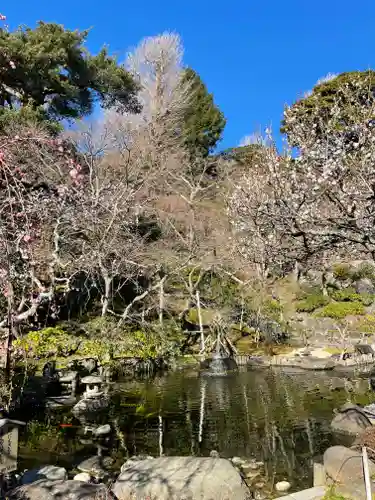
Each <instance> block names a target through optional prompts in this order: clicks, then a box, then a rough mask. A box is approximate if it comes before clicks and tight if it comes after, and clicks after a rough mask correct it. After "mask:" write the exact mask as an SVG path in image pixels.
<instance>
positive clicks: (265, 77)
mask: <svg viewBox="0 0 375 500" xmlns="http://www.w3.org/2000/svg"><path fill="white" fill-rule="evenodd" d="M1 12H2V13H3V14H5V15H6V16H7V21H8V24H9V25H10V27H11V28H13V27H15V26H17V25H18V24H27V25H31V26H33V25H35V23H36V22H37V21H38V20H40V19H41V20H44V21H54V22H59V23H62V24H64V25H65V26H66V27H67V28H70V29H73V28H79V29H84V28H90V27H92V32H91V34H90V36H89V40H88V47H89V49H90V50H92V51H93V52H96V51H97V50H98V49H99V48H100V47H101V46H102V45H103V44H108V45H109V47H110V50H111V51H112V52H114V53H117V54H118V55H119V57H120V58H121V59H123V57H124V55H125V53H126V51H127V50H128V49H129V48H131V47H132V46H135V45H136V44H137V43H138V41H139V40H140V39H141V38H143V37H145V36H150V35H156V34H159V33H161V32H162V31H165V30H174V31H177V32H178V33H179V34H180V35H181V36H182V38H183V42H184V46H185V63H186V64H188V65H189V66H191V67H193V68H194V69H195V70H196V71H198V73H199V74H200V75H201V77H202V78H203V80H204V81H205V83H206V85H207V86H208V88H209V90H210V92H213V94H214V96H215V101H216V102H217V104H218V105H219V106H220V108H221V109H222V110H223V111H224V113H225V115H226V117H227V120H228V121H227V127H226V130H225V134H224V140H223V142H222V144H221V148H225V147H230V146H234V145H237V144H238V143H239V141H240V140H241V138H242V137H243V136H245V135H248V134H251V133H252V132H254V131H256V130H259V129H260V128H263V129H264V127H265V126H267V125H268V124H272V127H273V129H274V130H275V131H277V130H278V127H279V123H280V119H281V116H282V111H283V107H284V105H285V103H291V102H293V100H295V98H296V97H297V96H298V95H301V93H303V92H304V91H306V90H308V89H310V88H311V87H312V86H313V85H314V83H315V82H316V80H317V79H318V78H320V77H322V76H324V75H326V74H327V73H329V72H332V73H340V72H343V71H351V70H362V69H367V68H369V67H375V1H374V0H361V1H360V2H357V3H355V2H354V3H353V1H352V0H325V1H323V0H315V1H313V2H312V1H306V0H284V1H282V0H268V1H264V0H257V1H256V2H255V1H252V0H231V1H225V2H224V1H222V0H215V1H213V0H200V1H198V0H189V1H184V2H182V1H178V0H174V1H172V0H159V1H157V0H139V1H134V0H133V1H132V0H129V1H120V0H107V1H105V2H103V1H100V2H99V1H98V0H90V1H88V0H74V1H73V0H63V1H62V0H60V1H58V0H57V1H56V0H55V1H53V0H52V1H51V0H33V1H32V0H18V1H15V2H4V3H3V6H2V11H1Z"/></svg>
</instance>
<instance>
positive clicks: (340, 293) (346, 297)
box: [331, 288, 361, 302]
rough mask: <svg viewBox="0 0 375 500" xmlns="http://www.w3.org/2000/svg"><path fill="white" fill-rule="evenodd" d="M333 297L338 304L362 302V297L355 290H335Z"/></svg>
mask: <svg viewBox="0 0 375 500" xmlns="http://www.w3.org/2000/svg"><path fill="white" fill-rule="evenodd" d="M331 297H332V298H333V299H334V300H336V301H337V302H361V296H360V294H359V293H357V292H356V291H355V290H354V288H344V289H343V290H335V291H333V292H332V293H331Z"/></svg>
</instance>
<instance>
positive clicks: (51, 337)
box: [14, 327, 81, 358]
mask: <svg viewBox="0 0 375 500" xmlns="http://www.w3.org/2000/svg"><path fill="white" fill-rule="evenodd" d="M80 342H81V340H80V339H79V338H77V337H73V336H71V335H69V334H68V333H66V332H65V331H64V330H63V329H62V328H59V327H49V328H44V329H43V330H39V331H36V332H34V331H33V332H29V333H27V334H26V335H25V336H24V337H22V338H20V339H17V340H15V342H14V346H15V347H18V348H20V349H22V350H24V351H25V352H26V354H30V355H32V356H33V357H36V358H47V357H51V356H69V354H72V353H74V352H76V351H77V349H78V347H79V344H80Z"/></svg>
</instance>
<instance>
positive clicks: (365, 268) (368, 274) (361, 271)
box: [351, 262, 375, 281]
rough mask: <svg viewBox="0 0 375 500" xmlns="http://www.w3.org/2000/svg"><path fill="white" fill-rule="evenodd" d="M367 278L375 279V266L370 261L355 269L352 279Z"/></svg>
mask: <svg viewBox="0 0 375 500" xmlns="http://www.w3.org/2000/svg"><path fill="white" fill-rule="evenodd" d="M365 278H367V279H370V280H375V268H374V266H373V265H371V264H369V263H368V262H364V263H363V264H361V265H360V266H359V267H358V268H357V269H353V271H352V273H351V279H352V280H353V281H358V280H361V279H365Z"/></svg>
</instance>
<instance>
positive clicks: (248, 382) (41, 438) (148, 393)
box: [19, 370, 375, 490]
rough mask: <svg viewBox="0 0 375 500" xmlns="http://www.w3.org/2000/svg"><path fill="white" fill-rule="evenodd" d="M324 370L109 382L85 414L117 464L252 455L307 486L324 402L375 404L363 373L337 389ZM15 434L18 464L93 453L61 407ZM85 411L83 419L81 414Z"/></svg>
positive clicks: (321, 445)
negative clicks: (101, 399)
mask: <svg viewBox="0 0 375 500" xmlns="http://www.w3.org/2000/svg"><path fill="white" fill-rule="evenodd" d="M338 380H339V379H338V378H337V377H333V376H332V375H331V374H329V373H322V372H296V373H291V372H290V373H285V372H282V371H271V370H264V371H262V370H260V371H241V372H239V373H238V374H235V375H231V376H227V377H217V378H214V377H211V378H201V377H198V374H197V373H194V372H178V373H171V374H167V375H164V376H161V377H158V378H155V379H152V380H146V381H131V382H123V383H116V384H114V385H113V386H112V387H111V394H112V398H111V405H110V407H109V408H107V410H105V411H103V412H98V413H96V414H95V415H94V416H91V417H90V418H91V420H95V421H96V423H101V424H103V423H109V424H111V426H112V429H114V433H113V436H112V438H111V441H110V442H109V443H107V444H106V446H107V448H108V449H107V450H104V452H103V453H104V454H108V455H111V456H112V458H113V459H114V468H115V469H116V468H117V469H118V468H119V467H120V466H121V465H122V463H124V461H125V459H126V458H127V456H131V455H139V454H148V455H152V456H159V455H161V454H164V455H170V456H172V455H196V456H208V455H209V454H210V452H211V451H212V450H216V451H218V452H219V454H220V456H222V457H226V458H230V457H234V456H239V457H247V458H255V459H256V460H258V461H262V462H264V463H265V476H266V482H267V483H268V484H269V485H271V487H272V485H273V484H274V483H275V482H277V481H279V480H288V481H290V482H291V483H292V488H293V490H298V489H301V488H304V487H309V486H311V485H312V463H313V460H314V459H319V458H320V457H321V455H322V453H323V452H324V450H325V449H326V448H327V447H328V446H330V445H331V444H333V443H335V442H336V438H335V437H334V436H333V435H332V433H331V431H330V421H331V419H332V415H333V409H334V408H337V407H338V406H340V405H341V404H343V403H345V402H346V401H353V402H358V403H361V404H365V403H367V402H372V401H375V397H374V396H373V393H371V392H369V390H368V382H367V380H366V379H362V380H361V379H358V380H351V381H350V383H349V384H346V387H345V388H341V389H338V390H334V391H333V390H332V387H333V386H338V385H341V386H342V385H343V379H340V380H339V383H337V381H338ZM30 418H32V421H30V422H29V424H28V426H27V428H26V430H25V431H24V432H23V434H22V435H21V442H20V459H19V465H20V467H21V468H23V467H27V468H30V467H31V466H34V465H38V464H46V463H52V464H61V465H63V466H65V467H67V468H68V469H72V468H73V466H74V464H76V463H77V462H79V461H81V460H82V459H83V458H85V457H89V456H90V455H93V454H95V453H96V447H95V445H94V444H93V443H92V442H90V440H89V439H87V437H86V436H84V433H83V428H84V425H83V422H82V421H79V420H77V419H76V418H74V417H73V415H72V414H71V412H70V410H64V411H56V410H55V411H52V410H48V411H45V410H44V411H43V412H39V413H38V412H35V415H33V416H31V415H30ZM90 418H89V419H88V420H89V421H91V420H90Z"/></svg>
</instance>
